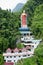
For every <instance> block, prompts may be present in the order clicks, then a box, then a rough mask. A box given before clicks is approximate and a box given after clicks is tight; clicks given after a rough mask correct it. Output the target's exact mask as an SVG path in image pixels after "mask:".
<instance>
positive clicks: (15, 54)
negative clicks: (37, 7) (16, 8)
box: [3, 11, 41, 65]
mask: <svg viewBox="0 0 43 65" xmlns="http://www.w3.org/2000/svg"><path fill="white" fill-rule="evenodd" d="M19 31H20V34H21V39H20V40H21V44H24V48H22V49H18V48H15V49H13V50H12V49H10V48H8V49H7V50H6V52H5V53H3V56H4V61H5V65H13V64H15V63H16V62H17V61H18V60H21V59H24V58H29V57H31V56H33V54H34V49H35V48H36V47H37V46H38V44H39V43H40V41H41V40H35V39H34V37H33V35H32V32H31V30H30V28H29V27H28V26H27V14H26V13H25V11H23V13H22V14H21V27H20V28H19ZM20 51H21V52H20Z"/></svg>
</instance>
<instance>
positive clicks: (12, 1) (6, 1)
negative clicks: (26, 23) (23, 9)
mask: <svg viewBox="0 0 43 65" xmlns="http://www.w3.org/2000/svg"><path fill="white" fill-rule="evenodd" d="M26 2H27V0H0V7H1V8H2V9H5V10H6V9H11V10H12V9H13V8H15V6H16V5H17V4H18V3H26Z"/></svg>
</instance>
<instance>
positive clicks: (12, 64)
mask: <svg viewBox="0 0 43 65" xmlns="http://www.w3.org/2000/svg"><path fill="white" fill-rule="evenodd" d="M4 65H14V63H13V62H5V63H4Z"/></svg>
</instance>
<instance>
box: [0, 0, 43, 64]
mask: <svg viewBox="0 0 43 65" xmlns="http://www.w3.org/2000/svg"><path fill="white" fill-rule="evenodd" d="M23 10H25V11H26V13H27V24H28V27H31V29H32V31H33V33H34V35H35V37H36V38H41V39H43V0H28V1H27V3H26V4H25V5H24V7H23V9H22V10H21V11H20V12H15V13H14V12H11V11H10V10H9V11H8V10H2V9H1V8H0V54H2V53H3V52H5V50H6V49H7V48H9V47H10V48H15V47H16V46H17V45H16V42H17V40H18V39H19V38H20V32H19V27H20V23H21V20H20V15H21V13H22V11H23ZM18 47H19V46H18ZM42 47H43V46H42V45H41V47H39V48H38V49H37V52H36V53H37V54H38V56H37V60H36V56H35V57H34V58H32V59H31V58H29V59H25V60H26V62H25V60H23V63H24V64H21V65H43V61H42V58H43V55H39V52H41V54H43V51H42V49H43V48H42ZM32 60H33V61H32ZM0 61H1V62H0V65H3V56H2V55H0ZM28 61H29V62H28ZM19 62H20V63H21V62H22V61H19ZM31 62H32V63H31ZM17 65H18V64H17ZM19 65H20V64H19Z"/></svg>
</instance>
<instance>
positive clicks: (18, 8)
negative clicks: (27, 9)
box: [13, 3, 24, 12]
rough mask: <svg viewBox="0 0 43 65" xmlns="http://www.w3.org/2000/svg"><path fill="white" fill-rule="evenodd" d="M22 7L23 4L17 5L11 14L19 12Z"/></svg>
mask: <svg viewBox="0 0 43 65" xmlns="http://www.w3.org/2000/svg"><path fill="white" fill-rule="evenodd" d="M23 6H24V4H23V3H19V4H17V5H16V7H15V8H14V9H13V12H18V11H20V10H21V9H22V7H23Z"/></svg>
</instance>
